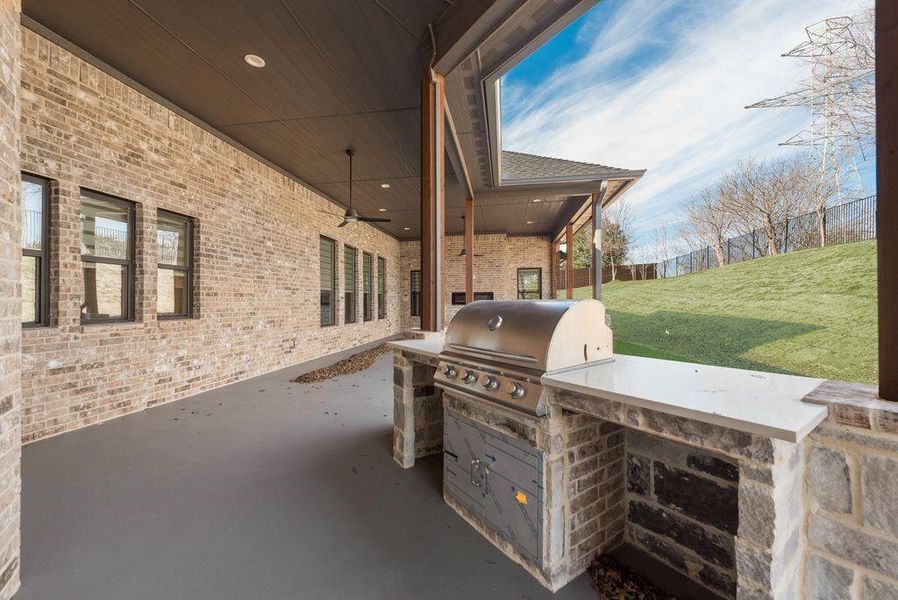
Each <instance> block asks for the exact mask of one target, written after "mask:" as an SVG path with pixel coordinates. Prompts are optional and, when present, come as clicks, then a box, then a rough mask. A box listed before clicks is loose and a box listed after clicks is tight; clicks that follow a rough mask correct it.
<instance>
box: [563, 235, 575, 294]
mask: <svg viewBox="0 0 898 600" xmlns="http://www.w3.org/2000/svg"><path fill="white" fill-rule="evenodd" d="M564 243H565V245H566V246H567V252H566V253H565V254H566V258H565V259H564V279H565V285H566V286H567V297H568V298H569V299H570V298H573V297H574V224H573V223H568V224H567V226H566V227H565V228H564Z"/></svg>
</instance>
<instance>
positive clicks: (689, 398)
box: [542, 354, 827, 442]
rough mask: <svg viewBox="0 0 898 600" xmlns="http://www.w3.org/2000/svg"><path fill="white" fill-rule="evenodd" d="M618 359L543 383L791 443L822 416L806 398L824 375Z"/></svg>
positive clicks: (548, 378)
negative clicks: (814, 376) (781, 373)
mask: <svg viewBox="0 0 898 600" xmlns="http://www.w3.org/2000/svg"><path fill="white" fill-rule="evenodd" d="M614 358H615V360H614V361H613V362H609V363H605V364H601V365H596V366H592V367H586V368H583V369H575V370H572V371H567V372H561V373H555V374H547V375H544V376H543V379H542V381H543V385H545V386H548V387H551V388H558V389H563V390H569V391H572V392H577V393H579V394H582V395H584V396H591V397H594V398H598V399H602V400H614V401H617V402H621V403H624V404H629V405H633V406H638V407H641V408H646V409H650V410H656V411H658V412H663V413H668V414H672V415H677V416H680V417H686V418H689V419H694V420H696V421H703V422H706V423H712V424H714V425H720V426H723V427H728V428H730V429H736V430H739V431H745V432H748V433H753V434H757V435H761V436H765V437H771V438H777V439H782V440H786V441H789V442H798V441H800V440H801V439H802V438H804V436H806V435H807V434H808V433H810V432H811V431H812V430H813V429H814V428H815V427H816V426H817V425H818V424H820V422H821V421H823V419H825V418H826V415H827V409H826V407H824V406H819V405H813V404H808V403H806V402H802V398H804V397H805V396H806V395H807V394H809V393H810V392H811V391H812V390H814V389H815V388H816V387H817V386H818V385H820V384H821V383H823V380H822V379H812V378H810V377H798V376H796V375H780V374H776V373H762V372H760V371H747V370H743V369H731V368H726V367H714V366H709V365H699V364H693V363H684V362H674V361H669V360H658V359H654V358H643V357H639V356H626V355H621V354H616V355H615V356H614Z"/></svg>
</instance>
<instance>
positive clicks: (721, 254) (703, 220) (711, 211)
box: [685, 182, 733, 266]
mask: <svg viewBox="0 0 898 600" xmlns="http://www.w3.org/2000/svg"><path fill="white" fill-rule="evenodd" d="M730 191H731V190H730V187H729V186H726V185H723V184H722V183H720V182H719V183H717V184H715V185H713V186H711V187H708V188H705V189H704V190H702V191H701V192H699V193H698V194H697V195H696V196H695V197H693V198H692V199H690V200H689V201H688V202H687V204H686V210H685V216H686V224H687V226H688V227H689V229H690V230H691V231H692V232H693V233H694V234H695V237H697V238H698V239H699V240H700V242H701V244H702V245H706V246H710V247H711V248H713V249H714V254H715V255H716V257H717V264H718V265H720V266H722V265H725V264H726V260H727V259H726V252H725V251H724V248H725V247H726V243H727V238H728V237H729V236H730V234H732V232H733V213H732V212H731V211H730V209H729V208H728V205H727V199H726V198H725V196H726V194H727V193H729V192H730Z"/></svg>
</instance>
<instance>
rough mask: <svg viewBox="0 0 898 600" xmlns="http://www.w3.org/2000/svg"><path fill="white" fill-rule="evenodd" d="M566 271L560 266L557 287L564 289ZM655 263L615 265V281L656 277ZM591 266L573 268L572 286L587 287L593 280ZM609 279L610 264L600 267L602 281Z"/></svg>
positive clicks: (606, 281) (605, 281)
mask: <svg viewBox="0 0 898 600" xmlns="http://www.w3.org/2000/svg"><path fill="white" fill-rule="evenodd" d="M565 277H566V273H565V270H564V269H563V268H562V269H560V270H559V271H558V289H559V290H563V289H565V285H566V284H565V282H566V281H567V279H565ZM656 277H657V265H656V264H655V263H642V264H638V265H621V266H619V267H617V277H616V279H617V281H636V280H639V279H656ZM593 278H594V276H593V269H592V267H580V268H574V287H575V288H581V287H589V286H591V285H592V282H593ZM609 281H611V266H610V265H605V266H603V267H602V283H608V282H609Z"/></svg>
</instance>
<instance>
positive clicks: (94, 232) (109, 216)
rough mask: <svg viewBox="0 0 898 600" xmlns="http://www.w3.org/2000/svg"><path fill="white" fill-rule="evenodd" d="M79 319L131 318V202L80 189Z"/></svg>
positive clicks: (132, 260) (132, 249)
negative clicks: (80, 293)
mask: <svg viewBox="0 0 898 600" xmlns="http://www.w3.org/2000/svg"><path fill="white" fill-rule="evenodd" d="M81 273H82V280H83V283H84V286H83V293H84V295H83V297H82V303H81V322H82V323H95V322H104V321H129V320H132V319H134V203H133V202H128V201H127V200H121V199H118V198H112V197H110V196H105V195H103V194H98V193H96V192H91V191H87V190H82V191H81Z"/></svg>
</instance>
